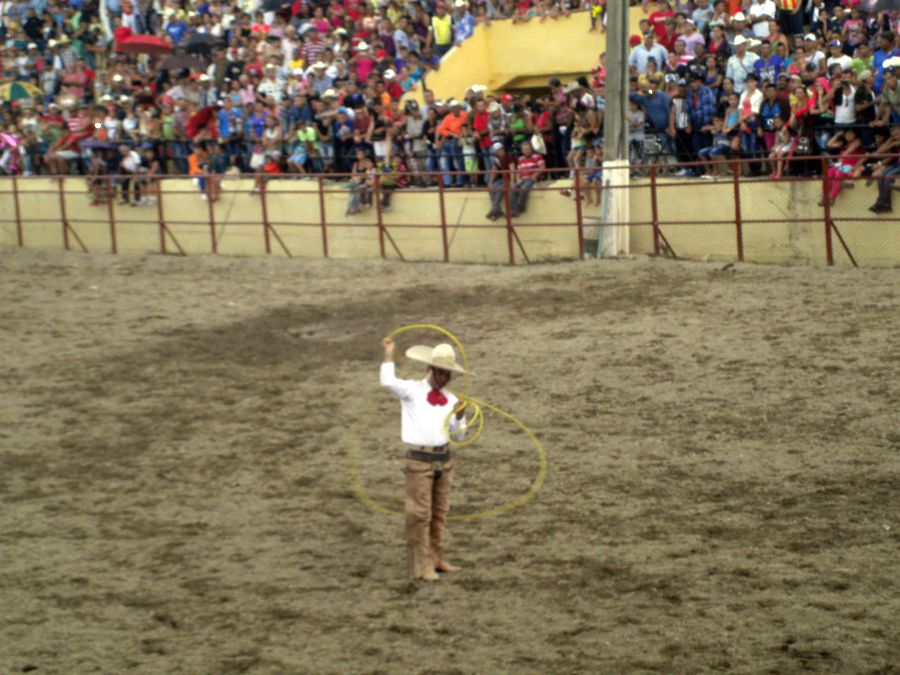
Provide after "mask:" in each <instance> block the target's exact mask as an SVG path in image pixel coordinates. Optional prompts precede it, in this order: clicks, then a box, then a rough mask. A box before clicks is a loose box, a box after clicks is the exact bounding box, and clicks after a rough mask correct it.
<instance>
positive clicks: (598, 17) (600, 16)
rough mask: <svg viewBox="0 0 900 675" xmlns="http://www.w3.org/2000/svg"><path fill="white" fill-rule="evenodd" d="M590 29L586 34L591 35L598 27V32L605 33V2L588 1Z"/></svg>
mask: <svg viewBox="0 0 900 675" xmlns="http://www.w3.org/2000/svg"><path fill="white" fill-rule="evenodd" d="M590 10H591V27H590V28H589V29H588V33H593V32H594V31H595V30H597V26H598V25H599V26H600V32H601V33H605V32H606V0H590Z"/></svg>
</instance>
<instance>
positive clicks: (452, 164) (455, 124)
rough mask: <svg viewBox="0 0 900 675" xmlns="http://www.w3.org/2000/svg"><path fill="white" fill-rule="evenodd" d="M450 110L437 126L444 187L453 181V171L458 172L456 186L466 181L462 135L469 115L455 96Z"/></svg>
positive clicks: (451, 100) (450, 104) (460, 185)
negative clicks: (461, 142) (461, 143)
mask: <svg viewBox="0 0 900 675" xmlns="http://www.w3.org/2000/svg"><path fill="white" fill-rule="evenodd" d="M449 107H450V112H449V113H447V115H446V116H445V117H444V119H443V120H442V121H441V123H440V125H439V126H438V128H437V137H438V138H439V139H440V141H441V171H442V172H443V173H444V177H443V180H444V187H450V186H451V184H452V183H453V176H451V175H450V173H451V172H457V173H456V187H462V186H463V185H464V184H465V182H466V176H465V170H466V165H465V162H464V161H463V155H462V146H461V145H460V136H461V135H462V133H463V126H464V125H465V124H466V121H467V119H468V116H467V115H466V113H465V112H463V110H462V104H460V102H459V101H457V100H456V99H455V98H452V99H450V102H449Z"/></svg>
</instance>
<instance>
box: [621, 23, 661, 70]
mask: <svg viewBox="0 0 900 675" xmlns="http://www.w3.org/2000/svg"><path fill="white" fill-rule="evenodd" d="M651 58H652V59H653V60H655V61H656V65H657V66H662V65H663V64H664V63H666V61H667V60H668V59H669V52H668V51H666V49H665V47H663V46H661V45H658V44H656V35H655V34H654V33H653V32H648V33H647V34H646V35H644V43H643V44H640V45H638V46H637V47H635V48H634V49H632V50H631V54H630V55H629V57H628V65H629V66H631V67H633V68H634V69H635V70H637V72H638V74H639V75H641V74H644V73H646V72H647V61H649V60H650V59H651Z"/></svg>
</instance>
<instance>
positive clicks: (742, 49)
mask: <svg viewBox="0 0 900 675" xmlns="http://www.w3.org/2000/svg"><path fill="white" fill-rule="evenodd" d="M747 42H748V41H747V38H745V37H744V36H743V35H738V36H737V37H736V38H735V39H734V54H733V55H732V56H731V58H729V59H728V64H727V65H726V66H725V77H727V78H729V79H731V81H732V82H734V91H735V92H736V93H738V94H742V93H744V88H745V87H746V85H747V76H748V75H749V74H750V73H752V72H754V70H753V66H754V65H756V59H757V58H759V57H757V55H756V54H754V53H752V52H749V51H747Z"/></svg>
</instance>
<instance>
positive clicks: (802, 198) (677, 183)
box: [0, 178, 900, 266]
mask: <svg viewBox="0 0 900 675" xmlns="http://www.w3.org/2000/svg"><path fill="white" fill-rule="evenodd" d="M666 183H669V185H667V184H666ZM18 185H19V206H20V215H21V217H22V218H23V220H24V221H25V222H23V231H24V240H25V245H26V246H27V247H29V248H52V249H60V248H62V247H63V236H62V217H61V216H62V203H61V201H60V194H59V181H58V180H57V179H49V178H30V179H19V180H18ZM63 186H64V197H65V211H66V215H67V217H68V218H69V220H70V222H71V224H72V228H73V229H74V230H75V232H77V233H78V236H79V237H80V238H81V240H82V242H83V243H84V245H85V247H86V248H87V249H88V250H89V251H91V252H108V251H111V250H112V239H111V228H110V211H109V207H108V206H107V205H105V204H104V205H102V206H95V207H92V206H90V205H89V203H90V195H89V194H88V192H87V187H86V184H85V181H84V180H83V179H81V178H65V179H64V180H63ZM325 186H326V194H325V199H324V206H325V219H326V222H327V238H328V254H329V256H330V257H334V258H375V257H379V256H380V255H381V249H380V241H379V229H378V226H377V215H376V212H375V210H374V209H369V210H367V211H365V212H364V213H362V214H360V215H356V216H347V215H345V212H346V207H347V202H348V195H349V193H348V191H347V190H346V188H344V187H343V186H342V185H339V184H331V183H328V182H327V181H326V182H325ZM564 186H565V184H564V183H562V182H560V183H557V184H547V185H544V186H542V189H540V190H535V191H533V192H532V194H531V199H530V202H529V206H528V211H527V212H526V214H525V215H524V216H522V217H521V218H518V219H516V220H515V221H514V223H515V227H516V232H517V234H518V236H519V239H520V240H521V243H522V246H524V248H525V251H526V252H527V254H528V257H529V259H530V260H532V261H540V260H560V259H573V258H577V257H578V232H577V228H576V226H575V222H576V211H575V204H574V201H573V200H572V199H571V198H569V197H564V196H562V195H561V194H560V188H562V187H564ZM252 187H253V181H252V179H249V178H227V179H226V181H225V184H224V188H225V190H226V192H225V193H224V194H223V196H222V199H221V200H220V201H219V202H217V203H216V204H214V206H213V209H212V221H213V222H214V223H215V225H214V229H215V235H216V242H217V247H218V252H219V253H222V254H226V255H263V254H264V253H265V246H264V227H263V224H262V223H263V215H262V208H263V202H262V199H261V197H260V196H258V195H251V194H250V190H251V188H252ZM317 187H318V184H317V181H316V180H273V181H270V182H269V184H268V188H267V196H266V202H265V204H266V209H267V216H268V219H269V222H270V224H271V225H272V229H273V230H274V231H275V232H276V233H277V234H278V236H280V237H281V239H282V241H283V242H284V245H285V247H286V248H287V249H288V250H289V251H290V253H291V254H292V255H293V256H295V257H312V258H320V257H322V256H323V245H322V227H321V206H320V200H319V197H318V193H317ZM875 190H876V188H875V187H870V188H865V187H864V186H863V185H861V184H860V185H858V186H857V188H856V189H855V190H854V193H855V194H854V195H853V198H852V199H851V198H849V197H846V196H845V195H841V198H840V199H838V203H837V206H836V207H835V208H834V210H833V214H834V220H835V222H836V224H837V226H838V227H839V229H840V230H841V233H842V234H843V235H844V238H845V239H846V241H847V244H848V246H849V247H850V250H851V251H852V252H853V254H854V256H855V257H856V258H857V261H858V262H859V263H860V264H861V265H865V266H896V265H898V264H900V227H898V223H897V220H896V219H895V218H893V217H882V218H880V219H879V220H877V221H872V222H860V221H858V220H854V218H856V217H858V215H859V213H860V211H859V209H860V207H859V205H860V204H868V203H871V202H873V201H874V200H875V196H876V193H875ZM740 191H741V199H742V203H743V205H744V209H743V213H744V217H745V218H747V219H750V218H760V219H775V220H778V219H797V218H809V219H810V222H808V223H790V224H777V223H770V222H764V223H746V224H745V225H744V228H743V232H744V254H745V258H746V260H748V261H751V262H761V263H798V262H799V263H812V264H816V265H822V264H825V248H824V225H823V223H822V212H821V209H820V208H819V207H817V206H815V203H816V201H817V199H818V197H819V184H818V183H816V182H815V181H803V182H783V183H777V184H773V183H768V182H765V183H764V182H752V181H747V182H742V183H741V184H740ZM629 197H630V209H631V221H632V222H634V223H650V221H651V199H650V190H649V187H648V185H647V183H646V181H644V182H638V183H635V184H633V187H632V188H631V190H630V192H629ZM162 204H163V209H162V215H163V218H164V220H165V222H166V224H167V226H168V228H169V230H170V232H171V235H167V236H166V241H167V248H168V251H169V252H170V253H177V252H178V249H177V247H176V246H175V240H177V242H178V244H180V245H181V247H182V249H183V250H184V251H185V253H187V254H188V255H195V254H208V253H210V252H211V251H212V230H213V227H211V226H210V220H211V218H210V208H209V204H208V203H207V202H205V201H203V200H202V199H201V196H200V193H199V192H198V191H197V189H196V187H194V185H193V184H192V183H191V181H189V180H184V179H173V180H166V181H163V199H162ZM488 208H489V202H488V194H487V192H486V191H483V190H480V191H473V192H466V191H459V190H448V191H446V192H444V213H445V216H446V222H447V239H448V242H449V249H450V260H451V261H452V262H471V263H500V264H502V263H506V262H507V261H508V243H507V230H506V227H505V223H504V222H503V221H497V222H495V223H491V222H490V221H488V220H487V219H486V218H485V216H486V214H487V211H488ZM658 210H659V220H660V222H661V226H660V228H661V231H662V232H663V234H664V235H665V236H666V238H667V239H668V241H669V243H670V244H671V246H672V248H673V249H674V251H675V252H676V253H677V254H678V255H679V256H680V257H684V258H692V259H705V258H708V259H711V260H722V261H731V260H734V259H735V258H736V255H737V248H736V242H735V239H736V235H735V225H734V223H733V213H734V191H733V185H732V183H731V182H730V181H723V182H697V181H682V180H677V179H665V180H663V179H661V180H660V185H659V188H658ZM15 213H16V211H15V200H14V198H13V191H12V179H9V178H5V179H2V180H0V245H2V246H16V245H17V238H16V227H15ZM440 213H441V208H440V198H439V195H438V194H436V193H434V192H431V191H427V192H426V191H422V190H416V189H407V190H402V191H400V192H398V193H396V194H395V195H394V199H393V208H392V210H391V211H390V212H387V213H385V214H384V215H383V222H384V226H385V231H386V232H387V233H389V234H390V236H391V237H392V238H393V240H394V243H395V244H396V246H397V248H398V249H399V250H400V252H402V254H403V256H404V258H405V259H406V260H442V259H443V248H442V236H441V229H440V222H441V217H440ZM865 213H866V214H868V213H869V212H868V211H866V212H865ZM112 215H113V219H114V221H115V224H116V225H115V229H116V232H117V240H118V248H119V251H120V252H121V253H145V252H159V251H160V226H159V220H158V217H159V211H158V208H157V207H156V206H143V207H130V206H114V208H113V213H112ZM584 215H585V223H586V227H585V234H586V237H587V238H591V237H596V233H597V231H598V225H597V224H598V223H599V220H598V219H597V217H598V216H599V209H598V208H596V207H593V208H589V209H585V211H584ZM723 219H727V220H728V221H729V222H727V223H726V224H715V225H699V224H697V222H698V221H704V220H723ZM684 220H688V221H690V222H689V224H685V225H674V224H667V222H668V223H672V222H674V221H684ZM551 224H555V225H551ZM70 246H71V248H72V249H73V250H79V246H78V244H77V242H76V240H75V238H74V236H73V237H70ZM271 248H272V253H273V255H285V252H284V250H283V249H282V248H281V246H280V245H279V243H278V241H277V240H276V238H275V236H274V235H273V236H272V239H271ZM515 250H516V260H517V261H518V262H522V261H523V256H522V254H521V251H520V250H519V246H518V244H516V246H515ZM652 251H653V230H652V228H651V227H650V226H649V225H634V226H632V227H631V252H632V254H644V253H651V252H652ZM385 253H386V256H387V257H388V258H397V257H398V254H397V252H396V250H395V249H394V248H393V246H392V245H391V243H390V240H389V238H387V237H386V238H385ZM834 256H835V261H836V262H837V264H841V265H846V264H849V260H848V259H847V257H846V255H845V254H844V252H843V250H842V248H841V247H840V244H839V243H838V241H837V239H836V238H835V241H834Z"/></svg>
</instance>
